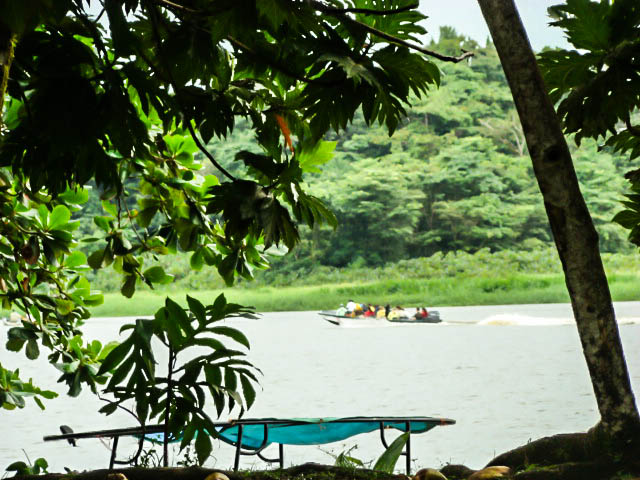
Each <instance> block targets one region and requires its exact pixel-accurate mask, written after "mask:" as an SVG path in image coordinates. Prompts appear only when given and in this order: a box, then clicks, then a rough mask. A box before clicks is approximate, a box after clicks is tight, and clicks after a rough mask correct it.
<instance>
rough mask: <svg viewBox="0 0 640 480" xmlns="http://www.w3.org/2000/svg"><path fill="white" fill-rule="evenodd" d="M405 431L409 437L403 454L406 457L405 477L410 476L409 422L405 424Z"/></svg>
mask: <svg viewBox="0 0 640 480" xmlns="http://www.w3.org/2000/svg"><path fill="white" fill-rule="evenodd" d="M404 425H405V429H406V431H407V432H409V436H408V437H407V446H406V449H405V452H404V454H405V455H406V456H407V464H406V465H407V475H411V424H410V423H409V422H405V424H404Z"/></svg>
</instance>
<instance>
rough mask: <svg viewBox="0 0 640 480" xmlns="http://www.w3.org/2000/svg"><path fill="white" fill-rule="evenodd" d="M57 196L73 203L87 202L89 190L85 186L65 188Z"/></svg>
mask: <svg viewBox="0 0 640 480" xmlns="http://www.w3.org/2000/svg"><path fill="white" fill-rule="evenodd" d="M58 198H60V199H61V200H63V201H64V202H66V203H71V204H74V205H78V204H83V203H87V201H88V200H89V190H87V189H86V188H76V189H67V190H66V191H64V192H62V193H61V194H60V195H58Z"/></svg>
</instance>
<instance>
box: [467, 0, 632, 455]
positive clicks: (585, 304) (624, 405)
mask: <svg viewBox="0 0 640 480" xmlns="http://www.w3.org/2000/svg"><path fill="white" fill-rule="evenodd" d="M478 3H479V4H480V8H481V9H482V14H483V16H484V18H485V20H486V22H487V25H488V26H489V31H490V32H491V36H492V38H493V42H494V44H495V46H496V49H497V51H498V55H499V56H500V61H501V63H502V67H503V69H504V72H505V74H506V77H507V81H508V83H509V87H510V88H511V93H512V95H513V99H514V101H515V104H516V108H517V111H518V115H519V117H520V122H521V123H522V128H523V130H524V132H525V138H526V141H527V146H528V147H529V155H530V156H531V160H532V162H533V169H534V173H535V176H536V179H537V181H538V186H539V187H540V191H541V192H542V197H543V200H544V206H545V209H546V211H547V217H548V218H549V223H550V225H551V231H552V233H553V238H554V241H555V244H556V248H557V250H558V254H559V256H560V261H561V262H562V268H563V270H564V276H565V282H566V285H567V289H568V290H569V296H570V297H571V305H572V308H573V313H574V317H575V320H576V325H577V327H578V332H579V335H580V341H581V343H582V349H583V352H584V356H585V359H586V361H587V367H588V369H589V374H590V376H591V382H592V385H593V390H594V393H595V397H596V400H597V403H598V409H599V411H600V417H601V420H600V423H599V425H598V429H597V431H602V432H603V433H605V434H606V435H607V438H612V439H614V440H619V441H622V442H627V441H631V440H632V439H633V438H634V435H637V433H638V432H639V431H640V417H639V416H638V410H637V407H636V403H635V398H634V395H633V390H632V388H631V382H630V380H629V373H628V371H627V365H626V362H625V358H624V354H623V351H622V344H621V342H620V335H619V332H618V325H617V322H616V319H615V312H614V310H613V304H612V301H611V294H610V292H609V285H608V283H607V278H606V275H605V272H604V268H603V265H602V260H601V258H600V252H599V248H598V235H597V233H596V230H595V228H594V226H593V222H592V220H591V215H590V214H589V211H588V209H587V206H586V204H585V202H584V199H583V197H582V193H581V192H580V187H579V185H578V180H577V177H576V174H575V170H574V167H573V162H572V160H571V154H570V153H569V148H568V146H567V143H566V140H565V138H564V135H563V132H562V127H561V125H560V121H559V120H558V117H557V116H556V113H555V110H554V108H553V105H552V104H551V101H550V100H549V97H548V95H547V93H546V88H545V85H544V82H543V80H542V76H541V74H540V71H539V70H538V66H537V63H536V58H535V55H534V53H533V50H532V49H531V45H530V44H529V40H528V38H527V34H526V32H525V30H524V27H523V25H522V22H521V20H520V17H519V15H518V12H517V10H516V7H515V5H514V2H513V0H478ZM635 441H636V442H637V441H638V439H637V436H636V438H635ZM616 446H617V447H619V446H620V444H619V443H618V442H616ZM617 447H616V448H617Z"/></svg>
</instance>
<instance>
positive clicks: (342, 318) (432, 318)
mask: <svg viewBox="0 0 640 480" xmlns="http://www.w3.org/2000/svg"><path fill="white" fill-rule="evenodd" d="M320 316H321V317H322V318H323V319H324V320H326V321H327V322H329V323H331V324H333V325H337V326H340V327H346V326H349V327H357V326H363V327H364V326H384V325H393V324H399V323H403V324H404V323H406V324H410V323H425V324H434V323H441V322H442V319H441V318H440V312H438V311H436V310H432V311H430V312H429V316H428V317H427V318H413V317H403V318H394V319H391V320H389V319H387V318H386V317H384V318H374V317H347V316H346V315H337V314H336V312H335V310H332V311H323V312H320Z"/></svg>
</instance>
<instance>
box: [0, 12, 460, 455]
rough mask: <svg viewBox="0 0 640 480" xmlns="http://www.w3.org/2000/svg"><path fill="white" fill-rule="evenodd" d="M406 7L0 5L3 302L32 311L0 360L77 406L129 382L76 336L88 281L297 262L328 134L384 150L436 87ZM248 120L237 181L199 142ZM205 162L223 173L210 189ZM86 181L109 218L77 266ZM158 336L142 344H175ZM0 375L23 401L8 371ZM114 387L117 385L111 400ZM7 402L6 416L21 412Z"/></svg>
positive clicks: (152, 281)
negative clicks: (184, 260)
mask: <svg viewBox="0 0 640 480" xmlns="http://www.w3.org/2000/svg"><path fill="white" fill-rule="evenodd" d="M416 7H417V4H415V3H412V2H411V1H408V0H398V1H393V2H391V1H387V0H354V1H338V0H334V1H325V2H319V1H289V0H270V1H258V2H256V1H250V0H241V1H237V0H233V1H231V0H223V1H219V2H211V1H208V0H189V1H184V2H168V1H165V0H92V1H83V0H62V1H55V2H54V1H52V0H37V1H35V2H14V1H11V0H1V1H0V11H1V12H2V13H3V14H2V16H0V58H1V59H2V65H3V69H2V82H0V98H2V99H3V104H0V106H1V108H0V111H2V122H0V126H1V127H2V131H1V132H0V133H1V136H0V211H1V212H2V213H1V215H2V221H0V278H1V279H2V280H0V299H1V301H2V306H3V308H5V309H8V310H11V309H20V310H22V311H23V312H24V314H25V318H24V319H23V320H22V322H21V325H20V326H18V327H14V328H12V329H11V330H10V332H9V341H8V347H9V349H10V350H13V351H20V350H22V349H24V350H25V352H26V355H27V356H28V357H29V358H35V357H37V356H38V355H39V353H40V346H43V347H45V348H46V349H48V350H49V351H50V355H49V360H50V361H51V362H52V363H54V364H56V366H57V368H58V369H59V370H60V371H61V372H62V376H61V378H60V380H61V381H64V382H65V383H67V385H68V386H69V393H70V394H71V395H77V394H78V393H79V392H80V389H81V387H82V385H88V386H89V387H90V388H91V389H92V390H94V391H97V388H98V385H99V384H104V383H105V382H107V380H108V374H109V373H117V374H118V375H119V377H123V374H122V372H124V371H125V370H126V369H121V370H118V368H117V365H116V364H115V363H118V362H115V363H114V364H113V365H111V364H109V368H107V367H104V363H103V362H104V361H105V359H111V360H112V359H113V358H114V357H113V355H115V353H114V352H116V351H118V352H121V351H123V349H124V348H125V347H124V346H121V347H118V348H116V349H114V347H113V345H106V346H103V345H101V344H100V343H99V342H88V343H84V342H83V340H82V337H81V331H80V327H81V325H82V322H83V320H84V319H86V318H88V317H89V311H88V309H87V307H89V306H91V305H95V304H98V303H100V302H101V301H102V297H101V295H100V294H99V293H96V292H94V291H92V290H91V285H90V283H89V282H88V281H87V279H86V272H87V271H88V270H89V269H90V268H92V269H100V268H105V267H113V269H114V270H115V271H116V272H118V273H119V274H120V275H121V278H122V280H121V288H120V290H121V292H122V294H123V295H125V296H128V297H130V296H132V295H133V294H134V292H135V289H136V287H137V286H138V285H140V284H141V283H145V284H147V285H149V286H151V287H153V286H154V285H159V284H163V283H167V282H169V281H170V276H169V275H167V274H166V272H165V271H164V270H163V268H162V267H161V266H158V265H154V264H153V263H152V264H151V265H150V264H149V263H150V262H153V261H154V259H157V258H158V257H159V256H161V255H164V254H167V253H175V252H178V251H181V252H189V254H190V255H191V262H192V265H193V266H194V268H200V267H202V266H203V265H208V266H211V267H214V268H217V270H218V272H219V274H220V275H221V276H222V277H223V278H224V279H225V281H226V282H227V283H228V284H231V283H233V281H234V279H235V278H236V276H238V275H239V276H242V277H245V278H251V277H252V275H253V270H254V269H255V268H265V267H266V265H267V260H266V256H265V255H266V252H267V249H269V248H270V247H271V246H272V245H283V246H285V247H287V248H292V247H294V245H295V244H296V243H298V241H299V232H298V224H299V223H304V224H306V225H308V226H310V227H313V226H314V225H317V224H319V223H323V222H326V223H328V224H329V225H334V226H335V224H336V219H335V217H334V215H333V214H332V213H331V212H330V211H329V210H328V209H327V208H326V207H325V206H324V204H323V203H322V202H321V201H320V200H319V199H318V198H317V197H315V196H313V195H311V194H309V193H307V192H305V190H304V188H303V185H302V179H303V174H304V173H305V172H308V171H310V170H313V169H315V168H317V165H318V164H321V163H323V162H325V161H327V160H328V158H329V155H327V152H328V150H330V148H329V149H328V148H327V146H326V144H325V143H324V142H323V140H322V138H323V137H324V136H325V134H326V133H327V131H328V130H330V129H333V130H334V131H336V132H337V131H340V130H343V129H344V128H345V127H346V126H347V124H348V123H349V122H351V120H352V119H353V118H354V115H355V113H356V111H361V112H362V115H363V118H364V120H365V122H366V123H367V124H373V123H379V124H381V125H384V126H385V128H386V129H387V132H388V133H389V134H391V133H393V131H394V130H395V129H396V127H397V126H398V123H399V121H400V119H401V118H402V117H403V116H404V115H405V114H406V109H405V108H406V105H407V104H408V101H409V96H410V95H416V96H418V97H419V96H421V95H424V94H425V93H426V92H427V90H428V89H429V88H430V87H432V86H435V85H437V84H438V83H439V71H438V68H437V67H436V66H435V65H434V64H433V63H432V62H430V61H429V60H427V59H426V57H425V55H424V53H425V52H426V51H425V50H424V49H421V48H420V47H417V46H415V43H416V42H417V41H418V35H420V34H422V33H424V30H423V28H422V27H421V26H420V24H419V22H420V20H422V19H423V18H424V17H423V16H422V15H421V14H420V13H419V12H417V11H416V10H415V8H416ZM420 50H422V51H420ZM426 53H429V52H426ZM436 55H437V54H436ZM439 58H444V59H451V60H459V59H461V58H464V55H463V56H462V57H460V58H449V57H446V56H442V55H440V56H439ZM5 97H6V101H4V100H5ZM239 119H242V121H244V122H246V123H247V124H248V125H249V127H250V129H251V131H252V132H253V141H254V142H255V145H256V147H257V148H252V149H247V148H243V149H240V150H238V151H236V152H234V153H235V158H236V160H237V161H238V162H241V163H242V164H244V165H245V166H246V167H247V171H246V174H243V175H242V176H235V175H233V174H231V173H230V172H229V171H228V170H227V169H225V168H224V167H223V166H222V165H221V164H220V163H219V162H218V161H217V159H216V158H215V157H214V156H213V155H211V154H210V153H209V152H208V151H207V150H206V149H205V147H204V145H206V144H207V143H208V142H209V141H210V140H211V139H212V138H214V137H217V138H218V139H224V138H226V137H227V136H228V135H229V134H230V133H231V132H232V131H233V130H234V128H235V126H236V124H237V123H238V121H239ZM198 151H199V152H200V153H201V155H199V156H196V155H194V154H195V153H196V152H198ZM205 161H207V162H210V163H211V164H212V165H213V166H214V167H215V168H216V175H211V174H204V175H203V174H202V167H203V163H204V162H205ZM90 183H95V185H96V186H97V189H98V191H99V192H100V198H101V201H102V209H103V210H104V212H103V213H102V214H99V215H96V216H95V218H94V223H95V225H96V227H97V229H98V232H99V234H98V235H96V236H94V237H93V238H86V239H83V240H84V241H85V242H88V243H92V242H96V243H94V245H95V247H94V249H93V250H92V251H91V252H90V254H89V255H88V256H87V255H85V254H84V253H82V252H79V251H78V250H77V247H78V241H79V238H78V234H77V228H78V222H76V221H74V220H72V216H73V214H74V212H77V211H78V210H79V209H80V208H82V207H81V206H82V205H83V204H85V203H86V201H87V198H88V188H89V184H90ZM133 194H135V197H136V198H137V200H138V201H137V203H134V202H132V198H133V196H134V195H133ZM169 305H173V304H171V303H168V304H167V307H166V308H167V309H170V307H169ZM197 309H199V307H198V308H197ZM191 310H192V312H193V308H192V309H191ZM174 313H175V312H174ZM193 313H194V314H195V315H196V317H198V314H197V313H195V312H193ZM176 315H178V314H177V313H176ZM172 318H173V317H172ZM180 318H182V317H180ZM158 322H160V320H158ZM166 323H167V322H164V323H163V322H160V323H159V324H161V326H162V328H161V327H158V328H159V329H160V331H156V330H157V329H156V327H155V326H154V329H153V332H154V334H156V335H158V336H159V337H160V338H161V339H162V338H165V337H163V335H169V340H171V338H170V337H171V335H170V333H169V332H170V330H167V328H168V327H167V325H166ZM169 323H171V322H169ZM185 325H186V324H185ZM140 328H142V327H140ZM143 330H144V329H143ZM162 330H164V331H165V333H164V334H163V333H161V331H162ZM144 331H145V332H146V330H144ZM148 333H149V332H147V334H148ZM147 336H148V335H147ZM143 337H144V335H143ZM145 338H146V337H145ZM171 341H173V340H171ZM122 345H125V346H126V345H127V341H125V343H123V344H122ZM118 349H119V350H118ZM149 358H151V357H147V360H148V359H149ZM111 360H110V361H111ZM124 361H125V362H127V361H128V357H127V360H124ZM145 361H146V360H145ZM111 363H113V362H111ZM129 363H131V362H129ZM101 365H102V366H103V367H101ZM1 371H2V372H3V373H4V374H5V376H7V375H8V376H10V377H11V379H12V380H11V385H12V386H15V385H19V383H16V382H17V381H18V380H16V379H15V377H16V376H17V374H16V372H11V371H9V370H4V369H2V370H1ZM125 377H126V376H125ZM3 378H4V377H3ZM7 378H8V377H7ZM135 378H137V377H136V376H135V375H134V376H132V377H130V378H129V382H133V383H136V382H134V381H133V379H135ZM243 378H244V377H243ZM123 379H124V377H123V378H120V379H118V380H123ZM147 380H148V379H147ZM116 383H119V382H115V381H114V380H113V377H111V383H109V384H108V388H112V389H113V388H115V386H116V385H115V384H116ZM244 383H246V382H244ZM244 383H243V387H245V385H244ZM21 384H22V385H23V386H25V388H27V387H28V388H31V386H30V383H26V382H22V383H21ZM4 385H5V384H4V383H3V390H2V393H3V395H4V394H5V389H4ZM230 390H233V389H230ZM249 391H250V390H249ZM31 393H35V394H40V395H41V396H44V397H46V396H47V395H49V393H48V392H39V391H38V390H37V389H35V387H34V389H32V390H31ZM244 394H245V400H246V399H247V398H248V397H247V389H246V388H244ZM13 395H14V394H13V393H11V394H10V395H9V397H8V398H10V400H11V402H13V403H7V402H6V401H4V402H3V404H2V406H4V407H7V408H11V406H12V405H17V406H21V405H20V401H19V399H17V398H15V397H14V396H13ZM214 397H215V395H214ZM3 398H4V397H3ZM247 403H250V402H247ZM156 413H157V412H156ZM205 450H206V449H205Z"/></svg>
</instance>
